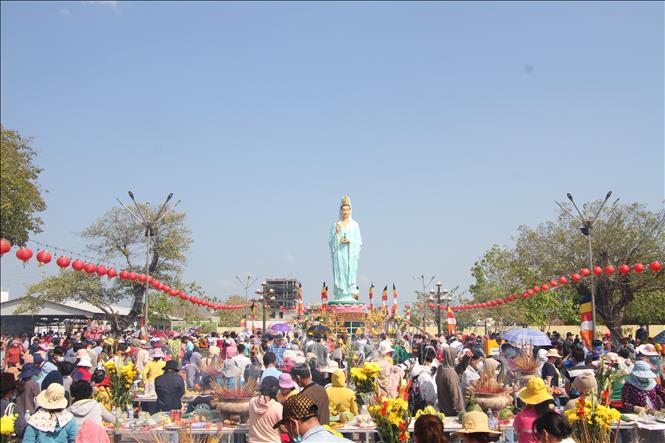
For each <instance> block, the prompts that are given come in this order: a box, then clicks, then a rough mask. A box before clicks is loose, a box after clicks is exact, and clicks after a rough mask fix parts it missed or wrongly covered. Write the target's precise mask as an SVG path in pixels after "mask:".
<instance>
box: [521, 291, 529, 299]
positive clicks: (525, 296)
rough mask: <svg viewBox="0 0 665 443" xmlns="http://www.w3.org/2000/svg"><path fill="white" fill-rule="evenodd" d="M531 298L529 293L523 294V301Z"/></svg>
mask: <svg viewBox="0 0 665 443" xmlns="http://www.w3.org/2000/svg"><path fill="white" fill-rule="evenodd" d="M528 296H529V294H528V293H527V292H522V299H523V300H526V298H527V297H528Z"/></svg>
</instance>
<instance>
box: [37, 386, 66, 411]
mask: <svg viewBox="0 0 665 443" xmlns="http://www.w3.org/2000/svg"><path fill="white" fill-rule="evenodd" d="M37 404H38V405H39V406H41V407H42V408H44V409H64V408H66V407H67V398H65V388H64V387H63V386H62V385H61V384H58V383H53V384H52V385H49V387H48V388H46V390H44V391H42V392H40V393H39V395H38V396H37Z"/></svg>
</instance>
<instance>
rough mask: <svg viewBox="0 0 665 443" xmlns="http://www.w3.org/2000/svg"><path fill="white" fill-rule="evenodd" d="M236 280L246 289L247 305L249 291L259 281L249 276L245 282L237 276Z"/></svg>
mask: <svg viewBox="0 0 665 443" xmlns="http://www.w3.org/2000/svg"><path fill="white" fill-rule="evenodd" d="M235 277H236V280H238V282H239V283H240V284H241V285H242V287H243V288H245V303H247V300H248V297H247V290H248V289H249V287H250V286H252V285H253V284H254V283H256V280H258V279H259V278H258V277H252V276H251V275H249V274H247V278H246V279H245V281H243V280H242V279H241V278H240V277H238V276H237V275H236V276H235Z"/></svg>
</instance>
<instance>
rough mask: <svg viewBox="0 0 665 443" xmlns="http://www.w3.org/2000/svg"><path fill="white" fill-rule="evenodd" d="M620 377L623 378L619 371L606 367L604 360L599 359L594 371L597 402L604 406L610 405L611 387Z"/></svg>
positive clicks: (609, 366)
mask: <svg viewBox="0 0 665 443" xmlns="http://www.w3.org/2000/svg"><path fill="white" fill-rule="evenodd" d="M621 377H623V373H622V372H621V370H619V369H615V368H613V367H612V366H611V365H608V364H607V363H606V362H605V359H604V358H601V359H600V365H599V366H598V371H596V381H597V382H598V400H599V401H600V402H601V403H602V404H603V405H604V406H607V405H609V404H610V398H612V385H613V384H614V382H615V381H616V380H617V379H619V378H621Z"/></svg>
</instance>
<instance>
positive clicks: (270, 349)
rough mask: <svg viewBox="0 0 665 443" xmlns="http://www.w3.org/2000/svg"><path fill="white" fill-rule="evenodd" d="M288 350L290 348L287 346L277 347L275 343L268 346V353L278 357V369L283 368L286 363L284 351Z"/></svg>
mask: <svg viewBox="0 0 665 443" xmlns="http://www.w3.org/2000/svg"><path fill="white" fill-rule="evenodd" d="M287 349H289V348H287V347H286V346H277V345H276V344H275V343H273V344H271V345H270V346H268V352H272V353H273V354H275V357H277V367H280V366H282V363H283V362H284V351H286V350H287Z"/></svg>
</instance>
